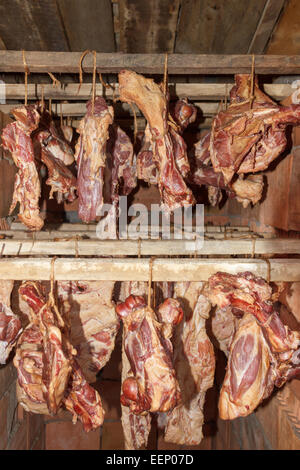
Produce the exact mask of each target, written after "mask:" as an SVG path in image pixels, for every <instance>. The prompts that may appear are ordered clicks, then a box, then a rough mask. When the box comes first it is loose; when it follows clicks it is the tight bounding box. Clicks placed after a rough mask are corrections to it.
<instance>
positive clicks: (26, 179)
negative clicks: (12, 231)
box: [1, 105, 44, 231]
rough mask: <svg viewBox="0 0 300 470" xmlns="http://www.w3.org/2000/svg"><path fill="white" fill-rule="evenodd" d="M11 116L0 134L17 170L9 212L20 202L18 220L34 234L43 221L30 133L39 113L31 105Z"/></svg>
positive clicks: (39, 188)
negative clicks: (13, 119)
mask: <svg viewBox="0 0 300 470" xmlns="http://www.w3.org/2000/svg"><path fill="white" fill-rule="evenodd" d="M12 114H13V116H14V118H15V119H16V121H14V122H12V123H10V124H8V125H7V126H6V127H5V128H4V129H3V131H2V135H1V137H2V145H3V148H4V149H5V150H8V151H9V152H10V153H11V155H12V158H13V161H14V163H15V165H16V166H17V167H18V173H17V174H16V177H15V186H14V193H13V200H12V203H11V206H10V210H9V213H10V214H11V213H12V212H13V210H14V209H15V207H16V205H17V203H19V205H20V206H19V219H20V220H21V221H22V222H23V223H24V224H25V225H26V226H27V227H28V228H29V230H32V231H36V230H40V229H41V228H42V227H43V225H44V221H43V219H42V218H41V217H40V211H39V198H40V195H41V185H40V180H39V175H38V171H37V168H36V162H35V158H34V149H33V143H32V139H31V134H32V132H33V131H34V130H36V129H37V128H38V126H39V121H40V114H39V112H38V110H37V107H36V106H34V105H30V106H21V107H19V108H15V109H14V110H12Z"/></svg>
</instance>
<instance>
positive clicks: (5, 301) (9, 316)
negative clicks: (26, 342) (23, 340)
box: [0, 280, 22, 364]
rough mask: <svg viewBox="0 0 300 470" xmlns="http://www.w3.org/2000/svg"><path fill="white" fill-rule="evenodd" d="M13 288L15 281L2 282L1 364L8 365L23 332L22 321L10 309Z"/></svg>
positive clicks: (0, 287)
mask: <svg viewBox="0 0 300 470" xmlns="http://www.w3.org/2000/svg"><path fill="white" fill-rule="evenodd" d="M13 286H14V281H4V280H0V364H5V363H6V361H7V359H8V356H9V354H10V352H11V350H12V349H13V348H14V346H15V344H16V341H17V339H18V336H19V335H20V334H21V332H22V325H21V321H20V320H19V318H18V317H17V315H15V314H14V313H13V312H12V310H11V308H10V296H11V292H12V289H13Z"/></svg>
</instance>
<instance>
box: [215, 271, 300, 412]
mask: <svg viewBox="0 0 300 470" xmlns="http://www.w3.org/2000/svg"><path fill="white" fill-rule="evenodd" d="M209 297H210V300H211V302H212V303H213V304H215V305H217V306H218V307H219V308H221V309H224V308H227V307H229V308H231V312H232V313H233V314H234V315H238V316H239V317H243V318H242V319H241V320H239V322H238V326H237V330H236V332H235V334H234V336H233V341H232V342H231V344H230V350H229V358H228V366H227V372H226V376H225V379H224V384H223V387H222V390H221V395H220V401H219V410H220V416H221V418H223V419H233V418H236V417H237V416H246V415H248V414H250V413H251V412H252V411H253V410H254V409H255V408H256V407H257V405H258V404H259V403H260V402H261V401H262V400H263V399H264V398H266V397H267V396H269V395H270V394H271V392H272V390H273V387H274V386H277V387H281V386H282V385H283V384H284V383H285V382H286V381H287V380H290V379H291V378H293V377H296V376H298V375H299V374H300V333H299V332H297V331H292V330H290V329H289V328H288V327H287V326H286V325H284V324H283V323H282V321H281V319H280V317H279V314H278V313H277V311H276V310H275V308H274V304H273V301H272V289H271V287H270V286H269V285H268V283H267V282H266V281H264V280H263V279H262V278H258V277H255V276H254V275H253V274H252V273H249V272H244V273H239V274H237V275H232V274H227V273H222V272H220V273H216V274H215V275H213V276H211V277H210V279H209ZM251 316H252V317H251Z"/></svg>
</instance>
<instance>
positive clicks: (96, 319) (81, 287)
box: [57, 281, 119, 383]
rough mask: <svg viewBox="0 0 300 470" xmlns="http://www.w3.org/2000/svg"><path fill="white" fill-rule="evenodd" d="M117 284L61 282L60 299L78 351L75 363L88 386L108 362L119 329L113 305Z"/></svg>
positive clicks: (59, 287)
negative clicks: (82, 373) (113, 295)
mask: <svg viewBox="0 0 300 470" xmlns="http://www.w3.org/2000/svg"><path fill="white" fill-rule="evenodd" d="M114 284H115V283H114V282H111V281H70V282H67V281H58V283H57V285H58V298H59V301H60V306H61V310H62V313H63V315H64V317H66V318H68V319H69V324H70V336H69V339H70V341H71V343H72V345H73V347H74V348H75V349H76V350H77V355H76V360H77V362H78V364H79V365H80V367H81V369H82V370H83V371H84V375H85V378H86V380H87V381H88V382H89V383H92V382H95V381H96V375H97V373H98V372H99V371H100V370H101V369H102V368H103V367H104V366H105V364H106V363H107V362H108V361H109V359H110V356H111V353H112V351H113V349H114V346H115V339H116V335H117V332H118V330H119V319H118V317H117V315H116V312H115V305H114V303H113V302H112V294H113V289H114Z"/></svg>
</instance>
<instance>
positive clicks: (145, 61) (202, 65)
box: [0, 50, 300, 75]
mask: <svg viewBox="0 0 300 470" xmlns="http://www.w3.org/2000/svg"><path fill="white" fill-rule="evenodd" d="M81 54H82V53H81V52H46V51H45V52H44V51H26V52H25V57H26V63H27V65H28V67H29V70H30V72H31V73H47V72H53V73H78V72H79V60H80V57H81ZM164 63H165V54H122V53H97V63H96V65H97V70H98V71H99V72H103V73H117V72H119V71H120V70H122V69H132V70H135V71H136V72H140V73H149V74H163V72H164ZM251 64H252V55H251V54H243V55H239V54H235V55H221V54H218V55H215V54H170V55H169V56H168V72H169V74H183V75H187V74H235V73H250V72H251ZM83 69H84V71H85V72H92V70H93V54H88V55H87V56H86V57H85V58H84V60H83ZM255 71H256V73H258V74H276V75H282V74H287V75H289V74H298V73H300V56H299V55H292V56H287V55H257V56H256V57H255ZM0 72H24V63H23V55H22V51H9V50H1V51H0Z"/></svg>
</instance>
